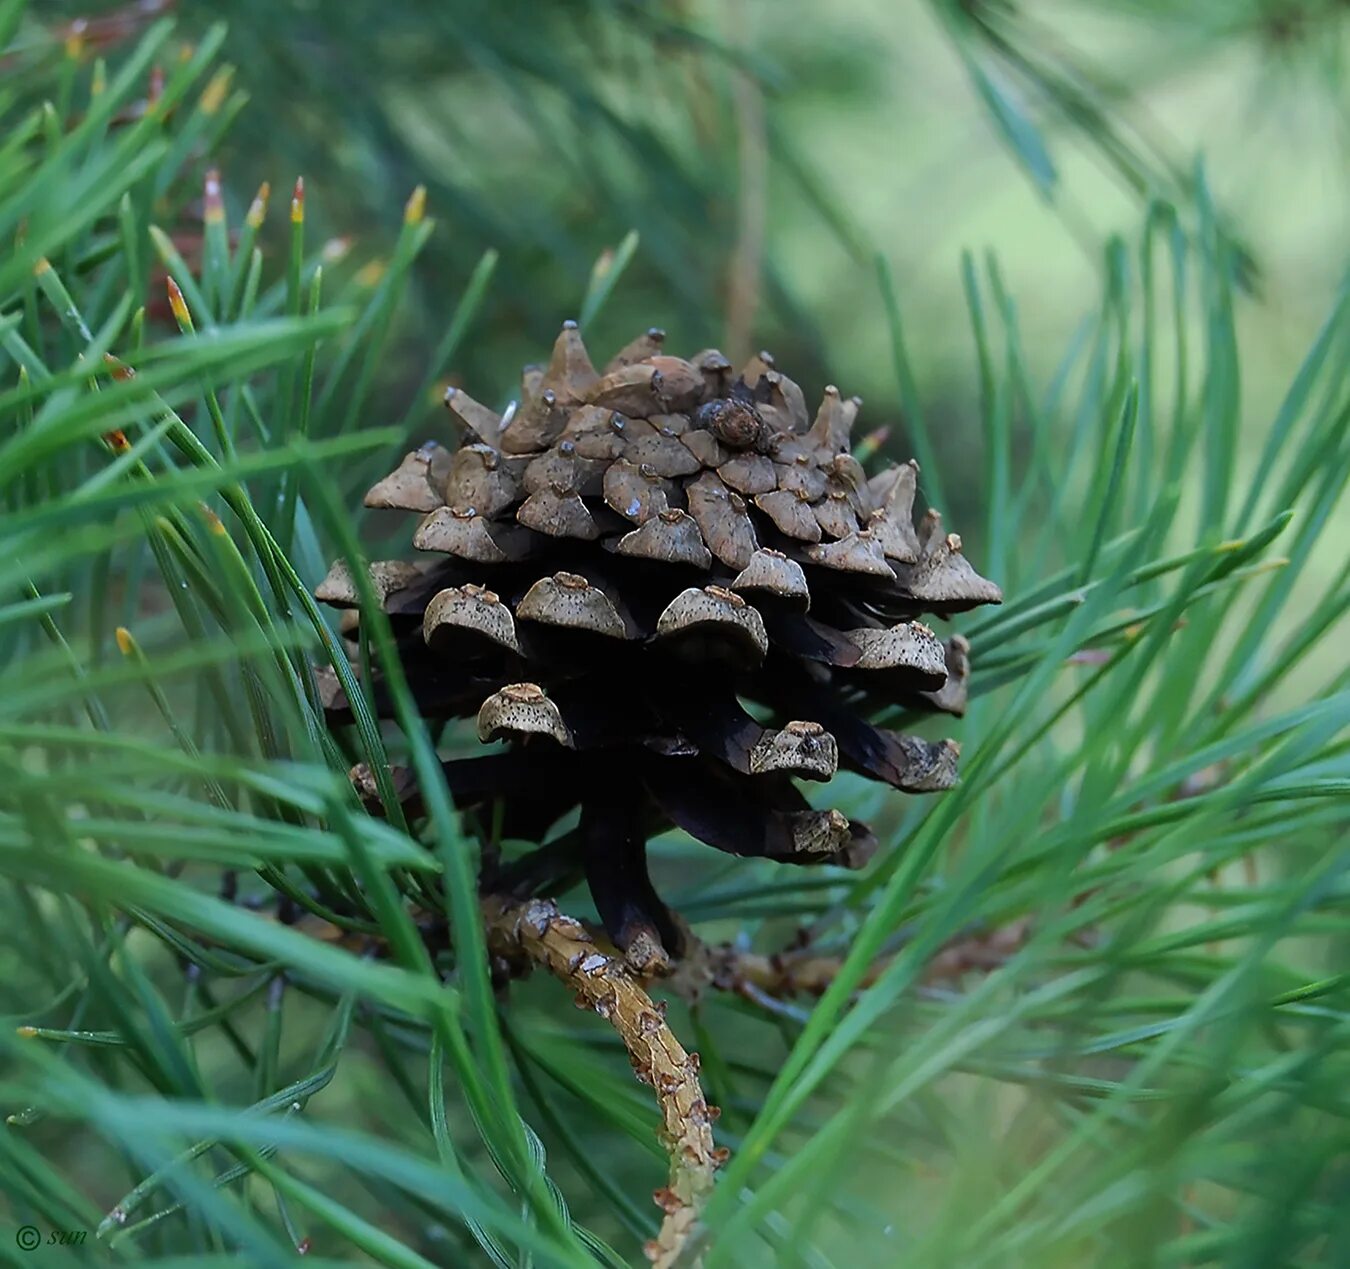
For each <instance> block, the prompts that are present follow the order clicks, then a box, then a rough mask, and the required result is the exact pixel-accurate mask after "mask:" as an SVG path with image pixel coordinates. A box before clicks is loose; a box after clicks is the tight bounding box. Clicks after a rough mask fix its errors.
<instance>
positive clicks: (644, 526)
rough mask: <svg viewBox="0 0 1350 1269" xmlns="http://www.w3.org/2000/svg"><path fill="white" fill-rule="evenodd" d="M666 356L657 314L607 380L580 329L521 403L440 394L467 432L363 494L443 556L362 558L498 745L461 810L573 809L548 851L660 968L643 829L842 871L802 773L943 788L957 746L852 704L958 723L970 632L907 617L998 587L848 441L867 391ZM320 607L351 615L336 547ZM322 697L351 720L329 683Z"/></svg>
mask: <svg viewBox="0 0 1350 1269" xmlns="http://www.w3.org/2000/svg"><path fill="white" fill-rule="evenodd" d="M661 345H662V332H660V331H659V330H651V331H648V332H647V333H646V334H645V335H643V336H641V337H639V338H638V339H637V340H635V341H634V342H633V343H631V344H630V345H628V346H627V347H626V348H624V349H623V350H622V351H621V352H619V353H618V355H617V356H615V357H614V359H613V360H612V361H610V362H609V364H608V365H606V366H605V367H604V370H603V372H597V371H596V370H595V368H594V366H593V365H592V363H591V360H590V357H589V356H588V355H587V352H586V349H585V346H584V345H583V343H582V340H581V336H580V334H579V332H578V330H577V327H576V324H575V323H573V322H568V323H566V324H565V325H564V326H563V329H562V333H561V334H560V335H559V336H558V340H557V343H556V344H555V345H554V348H553V357H552V360H551V361H550V362H549V364H548V366H547V368H545V369H541V368H539V367H537V366H535V367H527V368H526V370H525V374H524V381H523V384H522V391H521V400H520V403H519V406H518V408H515V409H513V410H508V411H507V414H506V416H505V417H504V418H502V417H498V415H496V414H495V413H493V412H492V411H491V410H489V409H487V408H486V407H485V406H482V405H480V404H479V403H478V402H476V401H474V400H472V399H471V398H470V397H469V396H467V395H466V394H465V393H464V392H462V391H458V390H455V389H451V390H450V392H449V393H448V394H447V397H446V403H447V405H448V406H449V408H450V410H451V412H452V413H453V414H454V415H455V417H456V418H457V419H458V420H459V421H460V422H461V423H462V424H463V426H464V428H465V429H466V432H467V434H466V436H465V438H464V442H463V444H461V445H460V447H459V448H458V449H457V450H455V451H454V452H453V453H452V452H449V451H447V450H445V449H443V448H442V447H440V446H439V445H436V444H434V443H431V444H427V445H424V446H423V447H422V448H421V449H419V450H417V451H416V452H414V453H411V454H408V455H407V456H406V457H405V458H404V459H403V461H402V462H401V463H400V464H399V466H398V469H397V470H396V471H394V472H393V473H392V474H391V475H389V476H387V477H386V478H385V479H384V480H382V481H380V482H379V483H378V484H377V485H376V486H375V487H374V488H373V489H371V490H370V492H369V493H368V494H367V495H366V505H367V506H368V507H386V508H396V509H399V510H405V511H415V512H418V513H420V514H421V515H422V516H423V519H422V521H421V524H420V525H419V526H418V528H417V531H416V532H415V534H414V535H413V545H414V546H416V547H418V548H419V549H421V550H423V551H428V552H436V553H439V554H440V555H442V556H444V557H446V558H445V559H443V560H441V561H438V562H436V563H432V564H429V565H426V564H423V565H417V566H413V565H409V564H404V563H398V562H385V563H377V564H375V565H373V566H372V570H371V575H372V580H373V583H374V587H375V590H376V592H377V593H378V594H379V595H380V597H381V599H382V602H383V605H384V608H385V611H386V612H387V613H388V614H389V616H390V619H391V621H392V623H393V625H394V628H395V631H396V632H397V633H398V635H399V640H400V652H401V655H402V656H403V658H404V659H405V665H406V669H407V673H408V677H409V681H410V682H411V683H412V685H413V689H414V692H415V694H416V695H417V698H418V703H419V706H420V707H421V709H422V710H423V712H424V714H425V715H426V716H427V717H428V718H433V719H445V718H455V717H469V716H476V718H477V730H478V738H479V740H480V741H482V742H484V743H489V742H492V741H497V740H502V741H505V742H506V749H505V751H504V752H497V753H492V754H489V755H484V756H480V757H472V758H463V759H457V760H454V761H450V762H447V763H446V764H445V765H444V770H445V778H446V780H447V782H448V785H449V789H450V791H451V793H452V795H453V797H454V798H455V801H456V804H457V806H458V807H459V808H460V809H461V810H468V811H473V810H475V809H481V810H483V812H484V816H483V822H484V823H485V824H486V823H488V822H490V821H491V819H492V814H493V807H494V805H495V804H496V803H497V800H498V799H500V802H501V804H500V808H499V809H498V810H497V814H499V815H500V816H501V819H500V821H499V827H500V830H501V832H502V833H503V835H504V836H507V837H512V838H523V839H526V840H531V841H540V842H542V841H543V840H544V839H545V837H546V836H547V834H548V833H549V831H550V829H551V828H552V827H553V826H554V825H555V824H556V823H557V821H559V820H560V819H561V818H562V817H563V816H564V815H566V814H567V813H568V812H569V811H571V810H573V809H574V808H576V807H578V806H580V821H579V824H578V826H577V828H576V829H574V830H573V831H572V832H571V833H569V834H566V835H564V837H563V838H562V839H561V844H560V843H557V842H555V843H550V846H549V850H550V851H560V852H561V853H562V854H566V853H567V852H568V851H569V850H570V851H573V852H575V854H579V855H580V857H581V860H582V862H583V865H584V869H585V873H586V877H587V880H588V883H589V885H590V889H591V893H592V895H593V896H594V899H595V903H596V906H597V908H598V910H599V912H600V915H601V917H602V919H603V920H604V923H605V926H606V928H607V930H608V931H609V933H610V935H611V937H612V938H613V939H614V942H615V943H616V944H617V945H618V946H619V947H621V948H623V949H624V950H625V951H626V952H627V954H628V955H629V957H630V959H631V960H633V961H634V962H635V963H636V964H638V965H639V966H642V967H650V968H654V967H657V966H659V964H660V963H661V962H662V961H664V959H665V956H666V953H667V952H669V953H675V954H678V951H679V946H680V941H681V940H680V934H679V930H678V928H677V923H676V922H675V921H674V920H673V919H672V917H671V915H670V913H669V912H668V910H667V909H666V908H665V907H664V905H663V904H662V903H661V901H660V900H659V899H658V898H657V896H656V894H655V892H654V890H653V888H652V884H651V881H650V879H649V877H648V872H647V861H646V842H647V839H648V838H649V837H650V836H652V835H654V834H655V833H658V832H661V831H663V830H664V829H666V828H668V827H669V826H671V825H672V824H673V825H677V826H678V827H680V828H682V829H684V830H685V831H686V832H687V833H689V834H690V835H692V836H693V837H696V838H698V839H699V840H700V841H702V842H706V843H707V844H708V845H710V846H715V847H717V848H719V849H720V850H725V851H729V852H731V853H733V854H737V855H760V856H765V857H768V858H771V859H778V860H783V861H786V862H790V863H799V864H819V863H829V864H842V865H844V866H846V867H857V866H859V865H861V864H862V863H863V862H865V860H866V859H867V858H868V857H869V855H870V853H871V851H872V850H873V849H874V847H875V840H874V838H873V837H872V835H871V833H870V832H869V831H868V829H867V828H866V827H865V826H864V825H862V824H860V823H857V822H856V821H855V822H850V821H849V820H848V818H847V817H846V816H844V815H842V814H840V813H839V812H838V811H835V810H824V811H822V810H815V809H813V808H812V806H811V805H810V803H808V801H807V799H806V798H805V797H804V796H803V794H802V792H801V791H800V789H799V788H798V785H797V781H800V780H816V781H825V780H829V779H830V777H831V776H832V775H833V774H834V772H835V770H836V768H837V767H838V766H839V765H840V764H842V765H844V766H845V767H847V768H849V769H851V770H854V771H858V772H861V773H863V774H865V775H868V776H871V777H874V778H875V779H878V780H884V781H885V782H886V783H888V784H890V785H893V786H894V787H895V788H897V789H900V790H902V791H904V792H907V793H926V792H931V791H934V790H939V789H944V788H947V787H949V786H950V785H951V784H952V783H953V781H954V780H955V779H956V759H957V755H958V748H957V745H956V744H955V742H953V741H950V740H944V741H941V742H938V743H930V742H928V741H925V740H921V739H918V738H916V737H913V736H905V735H899V734H897V733H894V732H890V731H886V730H883V729H880V728H877V727H874V726H872V725H871V724H870V723H869V722H867V721H866V715H868V714H869V713H872V712H873V711H875V710H876V709H877V708H879V707H881V706H884V705H897V704H898V705H902V706H904V707H905V708H907V709H913V710H924V711H945V712H947V713H950V714H960V713H961V712H962V711H963V709H964V707H965V700H966V681H967V677H968V674H969V663H968V659H967V655H966V651H967V649H966V644H965V641H964V640H962V639H961V638H960V637H959V636H956V637H953V638H951V639H949V640H947V641H946V642H945V643H944V642H943V641H942V640H940V639H939V638H938V637H937V635H935V634H934V633H933V631H932V630H930V629H929V628H928V627H927V626H926V625H923V624H922V623H921V622H920V621H918V620H916V618H917V617H918V616H919V615H920V614H921V613H933V614H936V615H938V616H940V617H947V616H949V615H951V614H952V613H957V612H962V611H965V610H966V609H969V608H973V607H975V606H977V605H979V604H986V603H998V602H999V601H1000V599H1001V593H1000V591H999V588H998V587H997V586H995V585H994V584H993V583H991V582H989V581H986V580H985V579H984V578H982V577H980V576H979V575H978V574H977V573H976V572H975V570H974V569H973V568H972V567H971V565H970V564H969V563H967V561H966V559H965V556H964V555H962V553H961V541H960V539H959V538H958V537H956V536H955V535H954V534H947V533H944V531H943V529H942V521H941V518H940V516H939V515H938V513H937V512H936V511H929V512H928V513H927V514H926V515H925V516H924V517H923V519H922V520H921V521H920V523H919V527H918V529H917V531H916V530H915V528H914V525H913V523H912V505H913V501H914V495H915V484H916V480H917V477H918V467H917V465H916V464H914V463H913V462H910V463H905V464H902V465H900V466H898V467H892V468H890V469H888V470H886V471H883V472H880V473H879V474H877V475H875V476H872V477H871V478H870V479H869V478H868V477H867V475H866V474H865V473H864V471H863V469H862V467H861V465H860V464H859V463H858V461H857V460H856V459H855V458H853V457H852V455H851V454H850V452H849V432H850V429H851V427H852V424H853V421H854V418H855V416H856V415H857V412H858V407H859V405H860V402H859V400H858V399H857V398H856V397H855V398H853V399H852V400H845V399H843V398H842V397H841V396H840V395H839V392H838V390H837V389H835V388H833V387H829V388H826V389H825V396H824V400H823V401H822V402H821V404H820V408H819V410H818V411H817V412H816V415H815V418H814V420H812V418H811V417H810V415H809V414H808V412H807V408H806V403H805V400H804V398H803V396H802V392H801V389H800V388H798V386H797V385H796V384H795V383H793V382H792V380H791V379H788V378H787V377H786V376H785V375H783V374H780V373H779V372H778V371H777V370H776V369H775V367H774V363H773V359H772V358H771V357H770V356H769V355H768V354H767V353H761V354H760V355H759V356H757V357H755V358H754V359H753V360H751V361H750V363H749V364H748V365H746V366H745V368H744V369H743V370H742V371H741V372H740V374H739V375H734V374H733V371H732V368H731V364H730V363H729V362H728V361H727V359H726V358H725V357H723V356H722V354H721V353H719V352H716V351H715V350H708V351H705V352H701V353H699V354H697V355H696V356H695V357H693V358H692V359H691V360H688V361H686V360H683V359H682V358H679V357H671V356H667V355H666V354H664V353H663V352H662V348H661ZM316 594H317V595H318V597H319V598H320V599H322V600H325V601H327V602H329V603H333V604H337V605H342V606H347V607H351V606H354V605H355V602H356V594H355V590H354V588H353V585H352V581H351V578H350V577H349V576H348V575H347V572H346V568H345V566H344V565H342V564H338V565H335V566H334V569H333V570H332V572H330V573H329V575H328V577H327V578H326V579H325V580H324V582H323V584H322V585H321V586H320V587H319V588H318V591H317V592H316ZM374 688H375V699H376V703H377V706H378V707H380V708H381V709H382V711H385V712H387V706H388V702H387V700H386V699H384V698H383V696H382V693H381V690H380V686H379V684H378V683H377V684H375V685H374ZM326 702H327V705H328V707H329V715H330V718H331V719H332V721H334V722H336V723H341V722H343V721H344V720H347V719H349V718H350V712H349V711H348V710H347V706H346V702H345V701H344V700H343V699H342V696H341V693H340V692H338V691H337V690H336V687H335V682H334V681H332V680H330V681H329V682H328V683H327V684H326ZM367 778H368V773H367ZM404 788H405V792H407V793H408V795H409V796H410V797H415V792H414V791H412V790H410V789H407V788H406V781H405V782H404Z"/></svg>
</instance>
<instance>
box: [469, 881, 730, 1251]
mask: <svg viewBox="0 0 1350 1269" xmlns="http://www.w3.org/2000/svg"><path fill="white" fill-rule="evenodd" d="M483 916H484V920H485V922H486V925H487V937H488V947H489V949H490V950H491V952H492V954H493V955H494V956H496V957H500V958H501V959H502V960H504V961H506V962H507V963H508V965H510V966H511V967H512V968H513V969H520V968H522V967H526V968H527V967H528V966H530V965H541V966H543V967H544V968H545V969H547V970H548V971H549V973H551V974H552V975H553V976H554V977H555V978H557V979H559V980H560V981H561V982H563V983H564V984H566V985H567V986H568V987H570V988H572V990H573V991H575V992H576V999H577V1004H578V1006H580V1007H582V1008H587V1009H593V1010H595V1012H596V1013H598V1014H599V1015H600V1016H601V1017H602V1018H604V1019H605V1020H606V1021H608V1022H609V1024H610V1025H611V1026H612V1027H613V1028H614V1029H615V1030H616V1031H617V1032H618V1033H619V1037H620V1038H621V1039H622V1040H623V1043H624V1047H625V1048H626V1049H627V1050H628V1058H629V1061H631V1062H632V1064H633V1069H634V1071H636V1072H637V1077H638V1079H640V1080H641V1081H642V1082H643V1083H645V1084H650V1085H651V1086H652V1087H653V1088H654V1089H655V1090H656V1101H657V1105H658V1107H659V1108H660V1111H661V1139H662V1144H663V1145H664V1147H665V1149H666V1151H667V1153H668V1154H669V1155H670V1177H669V1181H668V1184H667V1186H666V1188H664V1189H660V1190H657V1191H656V1193H655V1195H653V1197H654V1199H655V1201H656V1203H657V1205H658V1206H659V1207H660V1208H661V1210H662V1211H663V1212H664V1213H665V1217H664V1219H663V1220H662V1222H661V1230H660V1232H659V1233H658V1235H657V1236H656V1238H654V1239H653V1240H652V1241H651V1242H649V1243H648V1244H647V1246H646V1252H647V1256H648V1258H649V1259H650V1260H651V1261H652V1263H653V1264H654V1265H656V1266H657V1267H658V1269H670V1267H671V1266H674V1265H675V1264H677V1263H679V1262H680V1258H681V1256H682V1255H683V1254H684V1252H685V1250H686V1248H687V1247H688V1246H689V1243H690V1239H691V1238H692V1237H693V1234H694V1231H695V1230H696V1229H697V1227H698V1222H699V1212H700V1210H701V1209H702V1207H703V1204H704V1202H705V1201H706V1199H707V1197H708V1195H709V1194H710V1193H711V1191H712V1186H713V1174H714V1172H715V1171H716V1169H717V1167H718V1165H719V1164H720V1163H721V1162H722V1161H723V1160H724V1159H725V1158H726V1151H725V1150H724V1149H721V1150H719V1149H715V1148H714V1147H713V1136H712V1123H713V1120H714V1119H715V1118H716V1110H715V1108H713V1107H710V1106H709V1105H708V1103H707V1101H706V1099H705V1098H704V1096H703V1089H702V1087H701V1086H700V1084H699V1079H698V1069H699V1063H698V1054H697V1053H686V1052H685V1050H684V1048H683V1046H682V1045H681V1044H680V1042H679V1040H677V1039H676V1038H675V1033H674V1032H673V1031H672V1030H671V1028H670V1026H669V1025H668V1024H667V1022H666V1020H665V1007H664V1005H659V1004H657V1003H655V1002H654V1001H653V1000H652V998H651V997H650V996H649V995H648V994H647V992H646V991H645V990H644V989H643V986H642V984H641V983H640V982H639V981H638V979H637V978H636V977H634V975H633V973H632V971H631V970H629V969H628V967H627V966H626V965H625V964H624V962H623V960H622V959H621V958H619V957H617V956H611V955H609V954H607V953H606V952H605V951H603V950H602V949H601V947H600V946H599V945H598V944H597V943H596V941H595V939H594V938H592V936H591V935H590V934H589V933H588V932H587V930H586V929H585V928H584V927H583V926H582V924H581V922H579V921H576V920H574V919H573V918H572V917H569V916H565V915H563V914H562V913H561V912H559V911H558V907H557V905H556V904H555V903H553V901H552V900H549V899H531V900H526V901H520V900H515V899H506V898H498V897H489V898H487V899H485V900H484V901H483Z"/></svg>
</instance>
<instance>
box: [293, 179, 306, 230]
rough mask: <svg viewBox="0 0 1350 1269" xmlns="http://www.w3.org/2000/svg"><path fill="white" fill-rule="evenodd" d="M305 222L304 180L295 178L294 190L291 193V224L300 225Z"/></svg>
mask: <svg viewBox="0 0 1350 1269" xmlns="http://www.w3.org/2000/svg"><path fill="white" fill-rule="evenodd" d="M304 221H305V178H304V177H303V176H297V177H296V178H295V189H294V190H293V191H292V192H291V223H292V224H294V225H302V224H304Z"/></svg>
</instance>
